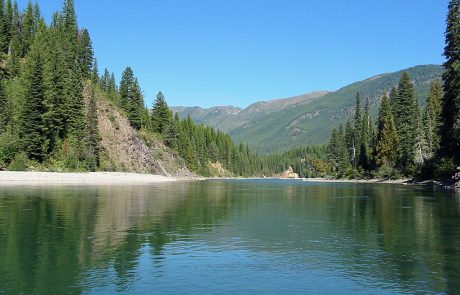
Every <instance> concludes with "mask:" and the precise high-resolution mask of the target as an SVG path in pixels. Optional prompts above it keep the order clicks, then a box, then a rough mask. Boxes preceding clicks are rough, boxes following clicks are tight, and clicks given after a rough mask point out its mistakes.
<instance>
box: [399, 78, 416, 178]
mask: <svg viewBox="0 0 460 295" xmlns="http://www.w3.org/2000/svg"><path fill="white" fill-rule="evenodd" d="M418 116H419V112H418V105H417V98H416V97H415V88H414V84H413V83H412V81H411V78H410V76H409V74H408V73H407V72H405V73H404V74H403V75H402V77H401V80H400V81H399V85H398V95H397V97H396V101H395V105H394V117H395V123H396V126H398V130H397V132H398V138H399V157H398V168H399V170H400V171H402V173H403V174H404V175H412V174H413V173H414V171H415V168H416V167H415V145H416V138H417V121H418V118H419V117H418Z"/></svg>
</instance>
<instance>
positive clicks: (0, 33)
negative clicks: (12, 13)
mask: <svg viewBox="0 0 460 295" xmlns="http://www.w3.org/2000/svg"><path fill="white" fill-rule="evenodd" d="M5 26H6V25H5V15H4V2H3V0H0V57H1V53H6V49H7V46H8V45H7V40H6V29H5Z"/></svg>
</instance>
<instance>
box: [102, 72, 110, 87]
mask: <svg viewBox="0 0 460 295" xmlns="http://www.w3.org/2000/svg"><path fill="white" fill-rule="evenodd" d="M109 87H110V72H109V70H108V69H107V68H105V69H104V74H103V75H102V77H101V88H102V90H104V91H105V92H109Z"/></svg>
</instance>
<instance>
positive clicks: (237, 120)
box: [171, 91, 329, 132]
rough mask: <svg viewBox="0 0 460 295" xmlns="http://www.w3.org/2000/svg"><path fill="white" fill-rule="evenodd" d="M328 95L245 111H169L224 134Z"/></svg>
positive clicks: (316, 94)
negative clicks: (257, 119)
mask: <svg viewBox="0 0 460 295" xmlns="http://www.w3.org/2000/svg"><path fill="white" fill-rule="evenodd" d="M328 93H329V92H328V91H317V92H312V93H308V94H303V95H299V96H294V97H290V98H283V99H274V100H270V101H260V102H256V103H254V104H252V105H250V106H248V107H247V108H245V109H242V108H238V107H234V106H217V107H212V108H208V109H202V108H200V107H171V109H172V111H173V112H174V113H179V116H180V117H181V118H186V117H187V116H188V115H190V117H191V118H192V119H193V120H194V121H195V122H196V123H199V124H201V123H202V124H205V125H208V126H212V127H214V128H217V129H219V130H222V131H224V132H230V131H232V130H234V129H236V128H238V127H240V126H243V125H245V124H247V123H250V122H251V121H253V120H254V119H256V118H260V117H264V116H266V115H269V114H271V113H274V112H277V111H281V110H283V109H286V108H289V107H290V106H293V105H298V104H307V103H309V102H312V101H314V100H316V99H318V98H320V97H322V96H324V95H326V94H328Z"/></svg>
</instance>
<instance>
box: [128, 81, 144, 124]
mask: <svg viewBox="0 0 460 295" xmlns="http://www.w3.org/2000/svg"><path fill="white" fill-rule="evenodd" d="M131 91H132V94H131V101H130V102H129V110H128V119H129V122H130V123H131V126H133V127H134V128H135V129H138V130H139V129H140V128H141V123H142V112H143V109H144V99H143V97H142V91H141V89H140V86H139V82H138V81H137V79H135V80H134V86H133V88H132V90H131Z"/></svg>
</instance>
